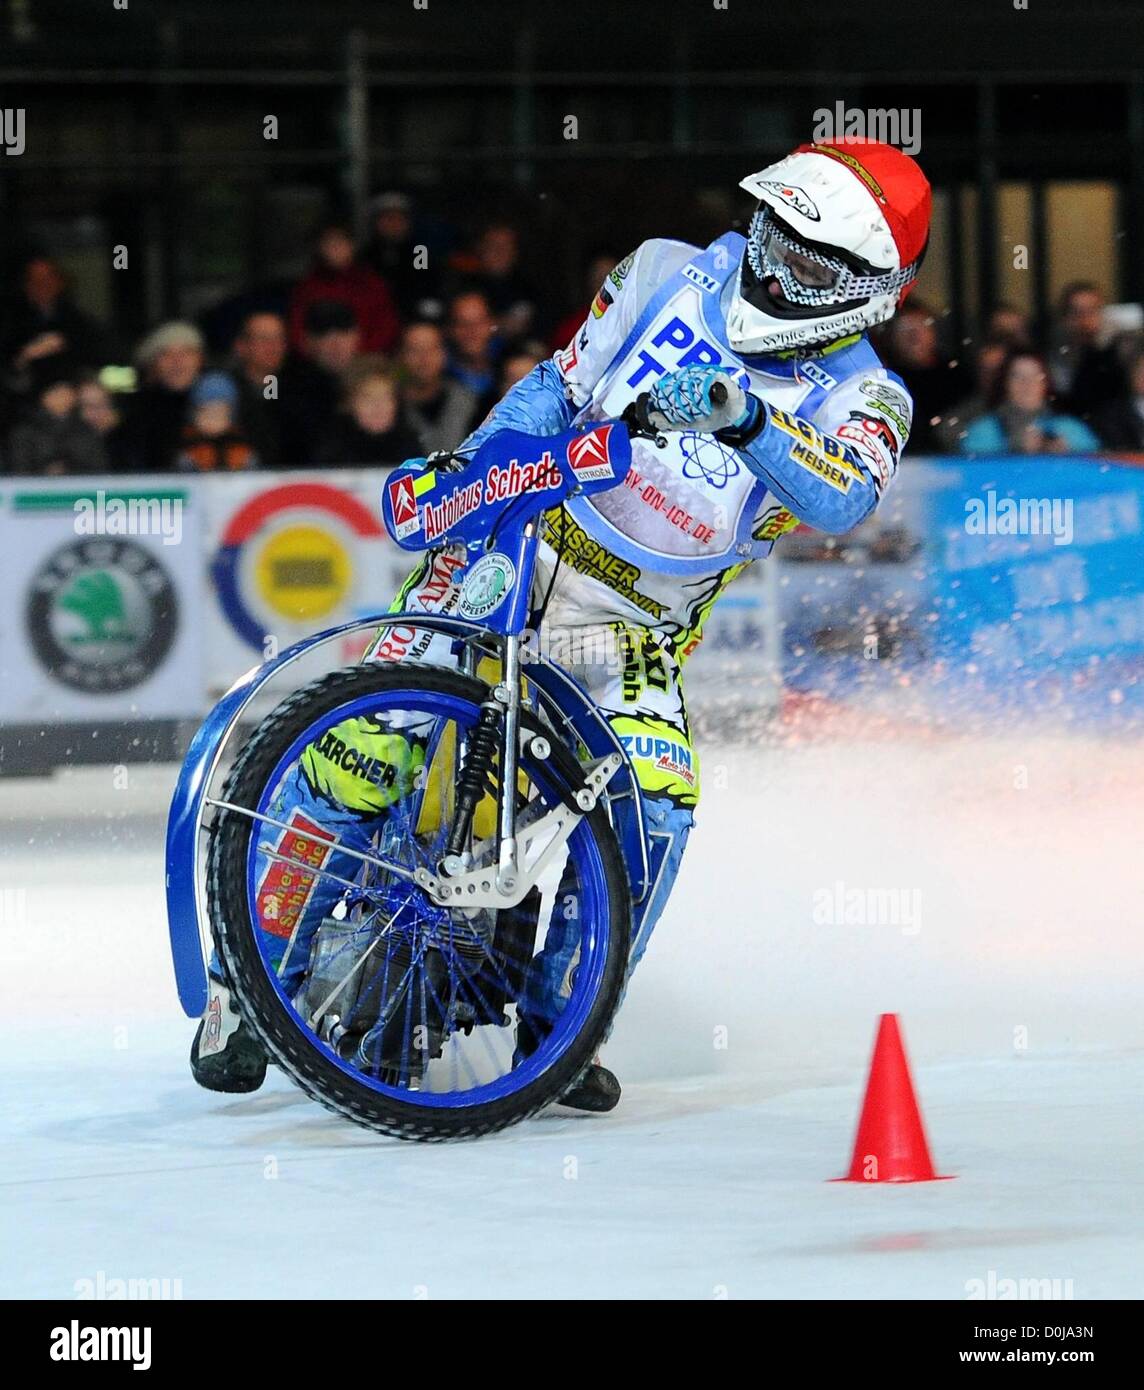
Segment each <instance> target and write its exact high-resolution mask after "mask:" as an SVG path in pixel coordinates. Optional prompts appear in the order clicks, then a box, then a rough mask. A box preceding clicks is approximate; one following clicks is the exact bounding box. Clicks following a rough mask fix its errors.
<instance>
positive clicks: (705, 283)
mask: <svg viewBox="0 0 1144 1390" xmlns="http://www.w3.org/2000/svg"><path fill="white" fill-rule="evenodd" d="M683 278H684V279H685V280H690V281H691V283H692V284H693V285H698V286H699V288H700V289H701V290H702V291H703V292H704V293H705V294H714V293H715V292H716V290H718V288H719V281H718V280H716V279H715V277H714V275H708V274H707V272H706V271H705V270H699V269H698V268H697V267H696V266H693V265H685V266H684V267H683Z"/></svg>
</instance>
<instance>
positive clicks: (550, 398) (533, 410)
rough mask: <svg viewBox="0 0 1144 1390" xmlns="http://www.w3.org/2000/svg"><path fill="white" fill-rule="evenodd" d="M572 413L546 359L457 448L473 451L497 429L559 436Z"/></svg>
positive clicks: (556, 372) (561, 383)
mask: <svg viewBox="0 0 1144 1390" xmlns="http://www.w3.org/2000/svg"><path fill="white" fill-rule="evenodd" d="M575 414H576V407H575V406H574V405H573V404H572V402H571V401H570V400H569V399H568V393H567V387H566V386H565V384H564V378H563V377H562V376H561V375H560V372H559V370H558V368H557V366H556V363H555V362H554V361H553V360H552V359H551V358H549V359H548V360H547V361H546V362H541V363H540V365H539V366H536V367H533V369H532V371H530V372H529V374H528V375H527V376H526V377H522V378H521V379H520V381H518V382H517V383H516V385H515V386H513V387H512V388H511V390H509V391H507V392H506V393H505V394H504V396H502V397H501V399H500V400H499V401H497V403H496V405H494V406H493V408H492V410H490V411H489V413H488V414H487V415H486V416H485V418H484V420H482V421H481V423H480V424H479V425H478V426H477V428H476V429H475V430H474V431H473V432H472V434H470V435H469V437H468V439H466V440H465V442H464V443H463V444H462V445H461V448H462V449H463V450H465V451H466V452H467V451H468V450H470V449H475V448H477V447H478V446H479V445H481V444H483V443H484V442H485V440H486V439H489V438H490V437H491V436H492V435H494V434H497V433H498V432H499V431H500V430H524V431H525V433H527V434H560V433H561V431H563V430H566V429H567V428H568V426H569V425H570V424H571V423H572V417H573V416H574V415H575Z"/></svg>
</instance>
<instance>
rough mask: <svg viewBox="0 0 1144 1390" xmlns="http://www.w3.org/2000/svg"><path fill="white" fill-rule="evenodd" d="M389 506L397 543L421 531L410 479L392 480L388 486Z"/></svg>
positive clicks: (415, 498)
mask: <svg viewBox="0 0 1144 1390" xmlns="http://www.w3.org/2000/svg"><path fill="white" fill-rule="evenodd" d="M389 505H390V508H391V509H392V511H393V534H394V535H395V536H396V537H397V539H398V540H399V541H403V540H404V539H405V538H406V536H412V535H413V533H414V532H415V531H419V530H420V529H421V519H420V517H419V516H418V513H417V497H416V494H415V493H414V491H413V479H412V478H411V477H404V478H394V480H393V481H392V482H391V483H390V484H389Z"/></svg>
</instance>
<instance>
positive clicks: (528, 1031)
mask: <svg viewBox="0 0 1144 1390" xmlns="http://www.w3.org/2000/svg"><path fill="white" fill-rule="evenodd" d="M537 1026H538V1025H537V1024H536V1023H535V1022H529V1021H526V1020H525V1019H523V1018H522V1019H520V1020H519V1021H518V1023H517V1025H516V1052H515V1054H514V1058H513V1061H514V1063H516V1062H520V1061H523V1059H524V1058H525V1057H529V1056H531V1055H532V1053H534V1052H535V1051H536V1049H537V1047H539V1045H540V1038H539V1037H538V1035H537ZM619 1103H620V1083H619V1081H618V1080H617V1079H616V1075H615V1073H614V1072H611V1071H609V1070H608V1068H607V1067H605V1066H604V1065H603V1063H602V1062H601V1061H600V1059H599V1058H598V1057H597V1058H596V1059H595V1060H594V1061H592V1062H590V1063H589V1064H588V1066H587V1068H586V1069H585V1071H583V1072H582V1073H581V1075H580V1077H579V1078H578V1079H577V1081H576V1082H575V1083H574V1084H573V1085H571V1086H569V1087H568V1089H567V1090H566V1091H565V1092H564V1094H563V1095H562V1096H560V1097H559V1098H558V1100H557V1104H559V1105H567V1106H569V1107H570V1108H571V1109H572V1110H590V1111H592V1112H593V1113H594V1114H598V1115H602V1114H603V1113H604V1112H605V1111H607V1110H614V1109H615V1108H616V1106H617V1105H619Z"/></svg>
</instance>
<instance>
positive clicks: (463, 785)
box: [444, 634, 521, 893]
mask: <svg viewBox="0 0 1144 1390" xmlns="http://www.w3.org/2000/svg"><path fill="white" fill-rule="evenodd" d="M520 702H521V695H520V637H519V636H518V635H516V634H510V635H508V636H506V638H505V642H504V652H503V661H502V679H501V681H500V683H499V684H498V685H497V686H496V687H495V688H494V690H493V691H492V695H491V698H490V699H488V700H486V701H485V703H484V704H483V705H482V706H481V713H480V718H479V719H478V721H477V726H476V728H475V729H474V730H473V732H472V734H470V735H468V736H466V737H465V738H464V739H463V740H462V741H460V743H459V747H458V773H457V802H456V810H455V811H454V813H453V820H452V824H451V825H450V827H449V835H448V839H447V841H446V845H445V851H446V858H445V864H444V867H445V868H446V870H447V871H455V870H457V869H464V868H468V867H469V863H470V861H471V854H470V851H469V846H470V844H471V840H472V826H473V816H474V814H475V812H476V809H477V806H478V805H479V804H480V802H481V799H482V798H483V796H484V795H485V788H486V785H487V783H488V777H489V774H490V772H491V771H492V765H493V757H494V756H495V755H496V754H498V753H499V755H500V767H501V780H500V798H499V803H498V806H497V845H498V854H497V880H496V882H497V888H498V889H499V890H500V891H501V892H504V893H511V892H512V891H513V890H514V889H515V888H516V882H517V838H516V778H517V766H518V761H519V759H518V753H517V740H518V738H519V736H520ZM498 725H499V727H500V733H501V737H500V739H499V742H498V738H497V728H498Z"/></svg>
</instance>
